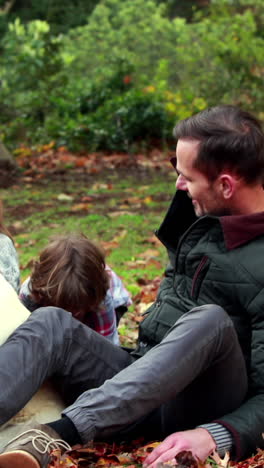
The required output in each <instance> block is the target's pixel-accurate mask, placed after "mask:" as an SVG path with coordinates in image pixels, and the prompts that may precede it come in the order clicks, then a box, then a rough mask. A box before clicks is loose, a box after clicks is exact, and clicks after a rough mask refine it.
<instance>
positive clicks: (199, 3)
mask: <svg viewBox="0 0 264 468" xmlns="http://www.w3.org/2000/svg"><path fill="white" fill-rule="evenodd" d="M157 2H158V3H162V4H164V5H165V6H166V12H167V14H168V16H169V17H170V18H175V17H176V16H180V17H183V18H186V20H187V21H191V20H192V18H193V15H194V13H195V12H196V11H197V10H201V11H204V12H206V10H207V8H208V7H209V6H210V3H211V1H210V0H177V1H175V0H157Z"/></svg>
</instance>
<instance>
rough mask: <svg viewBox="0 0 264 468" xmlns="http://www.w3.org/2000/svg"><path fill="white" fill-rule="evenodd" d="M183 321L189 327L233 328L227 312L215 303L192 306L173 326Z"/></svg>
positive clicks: (207, 328)
mask: <svg viewBox="0 0 264 468" xmlns="http://www.w3.org/2000/svg"><path fill="white" fill-rule="evenodd" d="M181 323H185V324H186V325H188V327H190V328H196V329H204V330H211V331H212V330H217V329H219V330H220V329H222V328H229V329H231V330H234V325H233V322H232V320H231V318H230V317H229V315H228V314H227V312H226V311H225V310H224V309H223V308H222V307H221V306H219V305H217V304H205V305H202V306H198V307H194V308H193V309H190V310H189V311H188V312H186V313H185V314H183V315H182V316H181V318H180V319H179V320H178V321H177V322H176V323H175V325H174V327H177V326H178V325H179V324H181Z"/></svg>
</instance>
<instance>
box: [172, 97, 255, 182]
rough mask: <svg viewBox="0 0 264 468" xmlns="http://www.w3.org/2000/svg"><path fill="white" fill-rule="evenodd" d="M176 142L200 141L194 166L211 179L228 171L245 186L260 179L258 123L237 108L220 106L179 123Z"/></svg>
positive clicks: (175, 134)
mask: <svg viewBox="0 0 264 468" xmlns="http://www.w3.org/2000/svg"><path fill="white" fill-rule="evenodd" d="M174 136H175V137H176V139H177V140H179V139H181V138H182V139H190V140H198V141H200V145H199V149H198V156H197V159H196V161H195V163H194V167H195V168H196V169H198V170H200V171H201V172H203V173H204V174H206V175H207V177H208V178H210V179H212V180H215V179H216V178H217V177H218V175H219V174H220V173H221V172H222V171H223V170H226V169H228V170H230V171H232V172H234V173H236V174H237V175H238V176H240V177H242V178H243V179H244V180H245V182H247V183H248V184H251V183H255V182H257V181H261V182H262V181H263V180H264V133H263V130H262V126H261V123H260V121H259V120H258V119H257V118H255V117H254V116H253V115H252V114H250V113H249V112H246V111H243V110H242V109H240V108H239V107H235V106H229V105H220V106H217V107H212V108H209V109H206V110H204V111H202V112H199V114H196V115H194V116H192V117H189V118H187V119H185V120H182V121H180V122H179V123H178V124H177V125H176V127H175V128H174Z"/></svg>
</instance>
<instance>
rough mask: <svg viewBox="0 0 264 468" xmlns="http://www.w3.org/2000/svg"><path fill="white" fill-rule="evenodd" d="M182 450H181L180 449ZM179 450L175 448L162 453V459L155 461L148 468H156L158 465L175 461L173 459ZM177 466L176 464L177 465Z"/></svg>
mask: <svg viewBox="0 0 264 468" xmlns="http://www.w3.org/2000/svg"><path fill="white" fill-rule="evenodd" d="M179 450H180V449H179ZM179 450H177V448H176V447H173V448H171V449H169V450H167V451H166V452H164V453H162V454H161V455H160V457H158V458H156V460H154V461H153V462H152V463H151V464H150V465H147V466H148V468H156V466H157V464H158V463H162V462H167V461H169V460H173V458H174V457H175V455H176V454H177V453H178V452H179ZM175 464H176V463H175Z"/></svg>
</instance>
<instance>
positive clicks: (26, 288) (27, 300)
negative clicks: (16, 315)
mask: <svg viewBox="0 0 264 468" xmlns="http://www.w3.org/2000/svg"><path fill="white" fill-rule="evenodd" d="M19 299H20V301H21V302H22V304H23V305H24V306H25V307H26V308H27V309H28V310H29V311H30V312H33V310H36V309H38V307H39V304H37V303H36V302H35V301H34V300H33V299H32V296H31V293H30V276H29V277H28V278H27V279H26V280H25V281H24V282H23V283H22V285H21V287H20V291H19Z"/></svg>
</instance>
